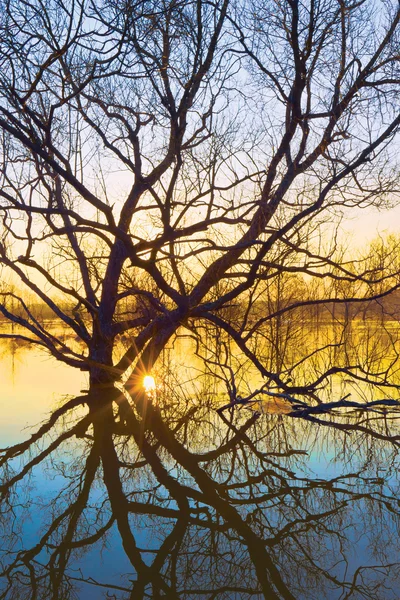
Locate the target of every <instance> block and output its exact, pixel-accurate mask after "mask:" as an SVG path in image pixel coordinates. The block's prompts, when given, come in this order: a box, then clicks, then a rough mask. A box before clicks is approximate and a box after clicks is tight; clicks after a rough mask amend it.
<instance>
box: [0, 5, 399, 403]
mask: <svg viewBox="0 0 400 600" xmlns="http://www.w3.org/2000/svg"><path fill="white" fill-rule="evenodd" d="M399 18H400V10H399V7H398V3H397V2H396V1H394V0H393V1H390V0H389V1H382V2H380V1H378V0H361V1H359V2H353V1H352V0H339V1H338V0H309V1H305V2H300V1H298V0H285V1H282V2H281V1H278V0H276V1H275V0H246V1H244V2H235V1H233V0H231V1H230V0H216V1H214V2H208V1H207V2H206V1H204V0H193V1H187V0H182V1H180V0H163V1H162V2H153V1H147V0H138V1H137V2H135V1H132V0H126V1H119V0H113V1H111V2H109V1H107V2H101V1H96V0H95V1H86V0H68V1H66V2H59V1H58V0H46V1H45V2H43V1H42V0H32V1H29V2H28V1H21V0H7V1H5V0H2V1H1V11H0V40H1V42H0V128H1V132H2V156H1V188H0V199H1V203H0V213H1V215H2V228H1V243H0V262H1V264H2V266H3V274H4V280H3V281H4V282H3V289H2V294H1V304H0V311H1V313H2V315H3V316H4V317H5V318H7V319H9V320H10V321H13V322H14V323H16V324H17V325H18V326H19V327H18V329H16V330H14V331H13V332H12V333H2V334H1V335H2V336H3V337H4V336H13V337H16V338H21V339H29V340H31V341H32V342H34V343H36V344H39V345H41V346H43V347H45V348H46V349H47V350H49V351H50V352H51V353H52V354H53V356H55V357H56V358H57V359H59V360H62V361H64V362H66V363H68V364H69V365H71V366H74V367H78V368H80V369H82V370H85V371H88V372H89V375H90V385H91V389H92V390H93V389H94V388H95V387H96V386H104V385H106V386H107V385H109V384H111V385H113V383H114V382H115V381H117V380H120V379H121V378H124V377H127V376H128V375H129V377H130V382H132V383H133V384H134V383H135V381H138V380H139V379H140V378H142V376H143V374H144V373H149V372H150V371H151V369H152V367H153V365H154V364H155V362H156V361H157V358H158V357H159V356H160V353H162V352H163V350H164V349H165V347H166V345H167V344H168V343H171V341H172V340H173V339H174V337H176V336H177V335H178V334H179V332H182V331H186V332H187V333H188V335H190V336H191V338H192V339H193V348H194V350H193V352H194V353H197V354H198V356H201V357H205V358H206V360H207V361H208V363H209V364H213V356H210V354H207V352H209V351H210V344H209V339H210V338H209V337H207V335H206V332H207V331H208V332H211V333H210V334H209V335H211V336H212V338H213V340H214V341H216V342H218V344H219V346H218V348H219V349H218V352H217V354H218V356H215V357H214V358H215V361H214V362H215V363H219V368H221V364H222V367H223V369H222V370H223V371H224V373H225V375H224V377H225V379H226V382H227V385H228V391H229V394H230V396H231V400H235V398H236V397H237V395H238V388H237V384H236V379H235V373H236V372H235V369H234V368H233V366H232V364H230V362H229V361H230V360H231V359H230V358H229V357H230V355H232V354H233V353H234V352H235V351H238V352H239V353H240V355H241V356H242V357H243V361H246V364H250V365H251V368H252V369H254V370H255V371H256V372H258V373H259V374H260V376H261V377H262V378H263V384H262V389H263V390H264V391H267V392H268V393H277V394H279V393H284V394H286V395H287V396H288V397H289V398H290V399H292V398H293V397H294V396H296V397H298V395H299V394H301V395H303V396H305V397H307V396H308V397H309V398H310V399H312V398H314V399H315V398H316V397H317V396H316V394H317V391H318V389H319V388H320V386H321V385H322V384H323V383H324V382H325V381H326V380H327V379H328V378H329V377H331V376H332V375H333V374H335V373H336V372H341V371H344V372H346V373H347V374H349V375H351V376H356V377H362V378H368V377H370V376H371V377H372V375H371V373H369V372H367V370H365V369H364V371H363V368H361V372H360V364H359V363H358V362H356V363H354V364H351V363H349V364H347V365H335V364H331V365H329V367H328V368H326V369H325V370H324V371H323V372H319V373H316V374H315V376H309V378H308V380H307V381H305V380H301V381H300V380H299V379H297V380H296V374H295V372H294V371H293V366H290V367H288V366H287V365H285V364H282V361H279V356H280V353H281V352H282V349H281V348H280V346H279V344H278V345H275V346H274V344H273V343H272V341H271V340H272V337H271V336H269V334H268V333H267V328H268V327H275V330H276V331H278V333H279V332H281V333H282V332H283V331H284V325H282V324H283V323H286V324H287V323H296V322H297V323H298V324H299V323H300V326H301V323H304V314H303V317H301V314H300V313H299V311H300V310H304V309H306V307H310V310H311V307H318V306H330V304H331V302H332V301H334V302H335V303H336V304H337V305H340V304H341V305H343V304H344V303H346V302H347V303H348V302H349V301H354V303H355V304H356V303H357V302H361V301H364V300H365V298H382V297H384V296H385V295H387V294H388V293H389V291H392V290H395V289H397V287H398V285H399V283H398V276H397V272H398V268H397V264H398V258H397V245H396V244H394V246H393V247H392V248H391V250H390V253H389V259H387V257H386V259H385V260H386V263H388V264H387V267H388V268H386V269H383V268H382V262H381V263H380V262H379V259H378V258H377V256H378V253H377V252H376V250H374V249H373V251H372V255H371V256H369V257H361V258H360V257H358V258H356V257H354V258H353V259H352V260H349V259H348V257H347V256H346V255H345V254H341V252H340V249H339V245H338V241H337V227H338V225H339V224H340V216H341V214H342V213H343V211H344V212H345V211H348V210H352V211H354V214H357V211H359V210H361V209H362V208H363V207H366V206H377V207H383V206H387V205H389V204H391V205H393V204H394V203H396V202H397V201H398V169H397V154H398V142H397V141H396V135H397V133H398V130H399V125H400V116H399V112H398V92H399V82H400V72H399ZM382 260H383V259H382ZM7 273H12V274H13V275H12V277H11V279H10V280H9V281H12V282H13V285H14V288H13V287H12V285H11V284H10V285H7V284H6V281H7V277H8V275H7ZM26 288H28V289H29V292H30V294H33V295H34V296H35V298H36V299H37V300H38V301H40V302H42V303H44V304H45V305H46V306H47V307H48V308H49V309H50V310H51V311H53V313H54V314H55V315H56V316H57V318H58V319H59V320H61V321H62V322H63V323H64V325H65V327H66V328H67V329H68V331H69V332H70V336H69V337H68V336H67V337H65V336H59V335H57V334H55V333H54V331H53V330H52V328H51V326H50V325H49V323H46V321H41V320H40V319H38V318H37V317H36V316H35V315H34V314H33V312H32V311H31V309H30V307H29V303H27V302H26V301H25V300H26V296H25V294H26V292H25V291H18V290H26ZM316 290H317V291H316ZM355 304H354V305H355ZM346 305H347V304H346ZM299 314H300V316H299ZM301 319H303V321H302V320H301ZM274 339H275V338H274ZM76 342H79V343H78V344H77V343H76ZM324 347H325V346H324ZM122 348H123V349H122ZM266 348H267V350H266ZM235 349H236V350H235ZM314 354H315V349H314V348H313V349H312V350H310V351H309V353H308V354H307V352H306V353H305V354H304V356H303V357H302V358H301V359H299V360H301V362H302V363H304V362H306V361H307V359H309V358H310V357H312V356H314ZM221 356H223V357H224V358H221ZM267 356H269V358H268V360H267ZM271 356H272V357H273V360H272V359H271ZM214 374H215V376H217V375H218V374H217V372H216V371H215V372H214ZM218 377H220V375H218ZM380 381H382V382H384V378H383V379H382V377H381V379H380ZM250 395H251V394H250ZM293 395H294V396H293ZM94 397H95V396H94Z"/></svg>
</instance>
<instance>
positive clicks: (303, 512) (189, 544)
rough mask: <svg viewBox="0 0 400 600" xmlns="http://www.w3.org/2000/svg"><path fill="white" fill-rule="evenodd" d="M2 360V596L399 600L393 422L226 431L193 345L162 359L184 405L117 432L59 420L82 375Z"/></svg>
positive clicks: (358, 420)
mask: <svg viewBox="0 0 400 600" xmlns="http://www.w3.org/2000/svg"><path fill="white" fill-rule="evenodd" d="M326 335H328V334H326ZM332 335H333V334H329V336H328V337H329V338H330V339H331V338H332ZM358 346H359V345H358ZM1 348H2V350H1V362H0V377H1V415H2V417H1V440H2V441H1V448H2V453H1V457H2V458H1V465H2V472H1V477H2V481H1V484H2V485H1V488H0V490H1V500H2V504H1V515H0V531H1V543H0V569H1V587H0V598H4V600H24V599H32V600H34V599H35V600H36V599H46V600H47V599H50V598H51V599H53V600H67V599H69V598H71V599H72V598H78V599H79V600H86V599H88V600H92V599H93V600H95V599H101V598H114V599H118V600H122V599H128V598H129V599H137V598H163V597H165V598H179V599H180V598H182V599H192V598H193V599H194V598H199V599H210V600H211V599H235V600H236V599H238V600H240V599H242V598H243V599H247V598H249V599H250V598H256V599H258V598H260V599H261V598H267V599H268V600H269V599H272V598H285V599H286V598H288V599H296V600H313V599H316V600H317V599H318V600H319V599H325V598H326V599H327V600H345V599H346V600H347V599H351V600H356V599H357V600H358V599H376V600H398V598H399V597H400V569H399V565H400V548H399V539H400V536H399V529H400V489H399V483H400V482H399V466H400V459H399V452H398V450H399V442H400V438H399V434H400V428H399V425H398V417H399V413H398V412H397V411H396V410H394V409H393V410H389V409H387V408H379V409H377V410H374V411H370V412H367V413H366V412H361V411H357V410H353V411H351V412H349V411H346V413H344V412H343V411H337V412H336V413H335V414H334V415H333V416H325V417H324V418H323V419H316V420H315V421H313V420H311V421H310V420H304V419H294V418H291V417H288V416H286V415H285V414H284V411H279V410H273V407H272V408H271V406H270V407H269V408H268V407H267V408H265V404H264V405H263V404H260V405H258V406H255V407H254V406H253V407H252V408H251V409H249V407H244V408H242V409H235V410H232V411H227V412H226V413H224V414H223V415H222V417H221V415H220V414H219V413H217V411H216V410H215V398H214V399H213V398H211V396H210V397H208V396H207V394H206V393H204V395H202V393H203V392H204V390H207V389H208V388H207V378H206V376H205V375H204V374H203V375H204V377H203V378H201V377H200V375H201V373H200V366H199V364H198V363H197V362H196V360H197V359H193V361H194V362H192V363H191V364H190V366H189V362H190V359H189V358H188V346H187V344H186V345H185V343H184V342H182V343H181V345H180V347H175V348H173V349H172V348H171V354H168V353H167V354H166V356H165V357H164V362H165V361H167V362H169V371H171V365H173V371H174V373H175V376H176V374H177V373H178V372H179V379H180V380H181V381H182V380H183V379H184V378H185V377H186V378H187V380H188V381H189V380H190V385H189V386H186V388H185V389H186V391H185V390H184V389H183V388H182V389H179V393H178V390H177V389H176V386H175V387H174V385H173V382H172V383H171V382H170V387H169V388H168V394H167V396H168V401H165V396H166V392H165V391H164V392H163V393H161V392H160V394H159V395H160V399H159V405H158V406H157V411H153V408H152V404H151V403H150V404H149V406H148V407H147V409H146V410H147V413H146V416H144V415H143V412H142V413H140V411H136V412H135V411H133V410H132V415H131V417H130V418H129V419H128V418H127V419H126V422H125V426H124V427H121V426H120V425H118V423H119V420H120V415H119V416H118V415H117V414H116V415H115V423H116V425H115V429H114V430H113V431H111V432H104V431H103V432H102V430H101V427H100V429H99V427H98V424H97V425H96V423H94V422H93V423H92V421H91V419H90V418H89V419H88V415H87V407H86V406H85V405H84V404H83V405H81V404H78V405H77V406H73V404H71V406H70V408H69V409H68V410H65V411H64V412H63V411H60V412H59V413H57V412H56V413H54V411H57V409H59V408H60V407H62V406H64V405H65V403H66V402H68V401H69V400H71V399H73V398H74V397H76V396H79V394H80V393H81V390H82V389H85V388H86V387H87V382H86V379H85V375H84V374H82V373H81V372H79V371H75V370H74V369H72V368H69V367H67V366H63V365H60V364H59V363H57V362H56V361H55V360H53V359H51V358H49V357H47V356H45V355H44V354H43V353H41V352H39V351H37V350H35V349H33V348H31V347H30V346H28V345H15V344H12V343H9V342H7V343H6V342H4V343H3V344H2V347H1ZM172 350H173V352H172ZM385 360H389V359H388V357H387V354H386V357H385ZM396 368H397V367H396ZM193 372H196V373H197V375H196V377H194V375H193ZM193 380H196V382H197V384H196V385H195V384H193ZM200 380H201V383H198V382H199V381H200ZM166 381H167V376H165V382H166ZM345 384H346V381H345V378H341V379H339V378H337V379H336V380H335V381H334V382H333V384H332V385H331V386H330V388H328V389H327V390H325V392H324V393H325V394H326V395H327V397H328V398H330V397H331V396H332V394H334V397H335V398H336V399H339V397H340V394H341V393H342V391H343V389H344V388H345V387H346V385H345ZM196 386H197V387H196ZM193 390H195V392H196V393H194V391H193ZM360 390H361V391H360ZM366 390H367V386H365V385H361V387H359V393H360V395H361V396H363V395H365V394H366V393H367V391H366ZM352 391H353V393H354V389H352ZM370 393H371V398H376V397H378V398H381V397H384V394H383V392H382V389H381V388H376V393H375V394H374V391H373V390H372V391H371V390H370ZM385 393H386V392H385ZM382 394H383V395H382ZM386 395H387V393H386ZM391 397H394V395H393V390H392V396H391ZM361 400H362V398H360V401H361ZM124 402H126V403H128V404H127V405H126V406H128V405H129V406H131V404H129V398H128V400H127V398H126V395H125V397H123V395H121V400H120V406H121V407H123V406H124ZM156 403H157V398H156V399H155V400H154V401H153V404H156ZM153 413H154V414H153ZM51 415H53V417H51ZM49 419H50V420H51V423H50V424H49V425H48V426H44V427H43V428H42V430H40V431H39V433H38V434H37V435H36V434H35V432H38V430H39V428H40V426H41V425H42V424H44V423H48V422H49ZM128 425H129V427H128ZM99 432H100V433H99Z"/></svg>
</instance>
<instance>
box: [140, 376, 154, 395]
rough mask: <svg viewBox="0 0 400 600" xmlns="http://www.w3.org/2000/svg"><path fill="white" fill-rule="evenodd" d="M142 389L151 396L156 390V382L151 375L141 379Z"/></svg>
mask: <svg viewBox="0 0 400 600" xmlns="http://www.w3.org/2000/svg"><path fill="white" fill-rule="evenodd" d="M143 387H144V389H145V390H146V393H147V394H150V395H151V394H152V393H153V392H154V391H155V389H156V382H155V380H154V377H153V376H152V375H146V377H145V378H144V379H143Z"/></svg>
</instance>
